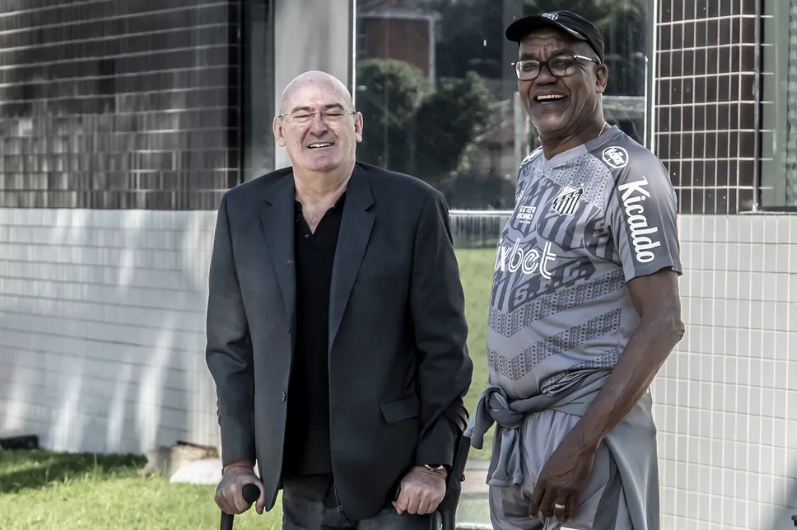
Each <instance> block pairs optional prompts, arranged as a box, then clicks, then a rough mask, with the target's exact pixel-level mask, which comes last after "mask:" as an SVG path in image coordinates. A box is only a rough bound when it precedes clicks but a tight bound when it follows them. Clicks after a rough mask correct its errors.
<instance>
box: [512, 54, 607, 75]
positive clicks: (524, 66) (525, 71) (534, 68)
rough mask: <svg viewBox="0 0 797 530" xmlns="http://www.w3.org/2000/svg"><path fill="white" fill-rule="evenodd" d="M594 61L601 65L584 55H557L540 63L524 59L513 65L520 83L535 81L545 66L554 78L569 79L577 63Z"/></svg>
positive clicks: (595, 61)
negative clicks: (579, 61)
mask: <svg viewBox="0 0 797 530" xmlns="http://www.w3.org/2000/svg"><path fill="white" fill-rule="evenodd" d="M578 60H582V61H592V62H593V63H595V64H601V62H600V61H599V60H597V59H593V58H592V57H586V56H584V55H557V56H556V57H551V58H550V59H548V60H547V61H538V60H536V59H523V60H520V61H517V62H514V63H512V66H513V67H514V68H515V75H516V76H517V78H518V80H520V81H533V80H534V79H536V78H537V76H538V75H540V72H541V71H542V67H543V66H547V67H548V71H549V72H551V75H553V76H554V77H567V76H569V75H573V72H575V71H576V61H578Z"/></svg>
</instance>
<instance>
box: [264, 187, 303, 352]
mask: <svg viewBox="0 0 797 530" xmlns="http://www.w3.org/2000/svg"><path fill="white" fill-rule="evenodd" d="M274 186H275V187H274V189H273V192H272V193H271V194H269V195H270V198H267V199H266V200H265V204H264V206H263V209H262V210H261V213H260V219H261V221H262V222H263V231H264V232H265V233H266V239H267V240H268V245H269V248H270V249H271V252H270V254H271V259H272V260H273V262H274V270H275V271H276V273H277V281H278V282H279V286H280V290H281V291H282V301H283V303H284V309H285V316H286V317H287V319H288V325H289V326H290V327H291V328H292V329H293V328H294V326H295V324H296V273H295V268H294V264H293V261H294V254H293V230H294V224H295V219H294V215H295V210H294V200H295V199H294V197H295V191H294V185H293V173H288V174H287V175H286V176H285V177H283V178H282V179H280V180H279V181H277V182H276V183H275V184H274ZM292 336H295V333H292Z"/></svg>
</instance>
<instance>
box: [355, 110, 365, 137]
mask: <svg viewBox="0 0 797 530" xmlns="http://www.w3.org/2000/svg"><path fill="white" fill-rule="evenodd" d="M363 125H364V124H363V115H362V113H360V112H358V113H357V115H356V116H354V138H355V139H356V140H357V142H358V143H359V142H362V141H363Z"/></svg>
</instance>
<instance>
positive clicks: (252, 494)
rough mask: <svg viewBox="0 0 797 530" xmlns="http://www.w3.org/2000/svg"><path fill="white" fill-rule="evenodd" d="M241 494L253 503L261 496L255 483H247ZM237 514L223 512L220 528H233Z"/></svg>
mask: <svg viewBox="0 0 797 530" xmlns="http://www.w3.org/2000/svg"><path fill="white" fill-rule="evenodd" d="M241 494H242V495H243V496H244V500H245V501H246V502H248V503H249V504H252V503H253V502H255V501H256V500H257V499H258V498H259V497H260V488H258V487H257V486H255V485H254V484H251V483H250V484H245V485H244V488H243V490H242V491H241ZM234 519H235V516H234V515H232V514H230V513H225V512H223V511H222V512H221V522H220V523H219V530H232V523H233V520H234Z"/></svg>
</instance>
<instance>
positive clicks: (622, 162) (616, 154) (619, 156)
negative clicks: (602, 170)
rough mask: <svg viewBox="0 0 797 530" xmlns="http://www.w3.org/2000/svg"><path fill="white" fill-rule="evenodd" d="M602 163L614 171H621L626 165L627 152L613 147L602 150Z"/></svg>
mask: <svg viewBox="0 0 797 530" xmlns="http://www.w3.org/2000/svg"><path fill="white" fill-rule="evenodd" d="M603 161H604V162H606V163H607V164H609V165H610V166H611V167H613V168H614V169H621V168H624V167H625V166H627V165H628V151H626V150H625V149H623V148H622V147H619V146H616V145H613V146H611V147H607V148H606V149H604V150H603Z"/></svg>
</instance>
